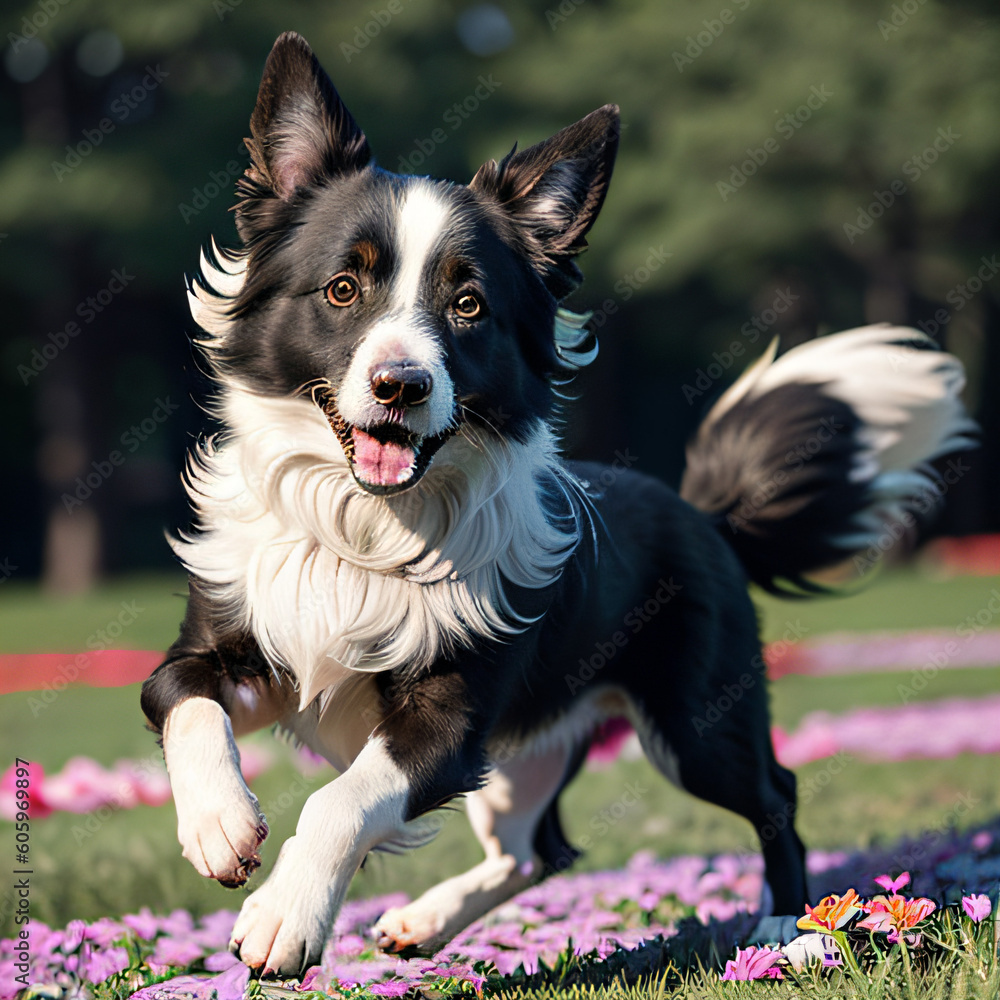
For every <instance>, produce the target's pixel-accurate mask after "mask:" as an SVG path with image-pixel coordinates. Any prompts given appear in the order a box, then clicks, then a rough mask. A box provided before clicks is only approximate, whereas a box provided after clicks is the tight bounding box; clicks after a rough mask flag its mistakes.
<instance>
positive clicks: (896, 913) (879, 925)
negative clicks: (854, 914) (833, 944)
mask: <svg viewBox="0 0 1000 1000" xmlns="http://www.w3.org/2000/svg"><path fill="white" fill-rule="evenodd" d="M864 908H865V910H867V911H868V914H869V915H868V916H867V917H865V919H864V920H862V921H860V922H859V923H858V927H866V928H868V929H870V930H873V931H886V932H888V935H889V941H890V942H893V943H895V942H896V941H898V940H899V937H900V935H901V934H904V933H905V932H906V931H908V930H911V929H912V928H914V927H916V926H917V924H919V923H920V921H921V920H923V919H924V917H927V916H929V915H930V914H931V913H933V912H934V911H935V910H936V909H937V904H936V903H935V902H934V900H932V899H925V898H924V897H920V898H919V899H906V898H905V897H904V896H875V897H874V898H873V899H872V901H871V902H870V903H868V904H867V905H866V906H865V907H864Z"/></svg>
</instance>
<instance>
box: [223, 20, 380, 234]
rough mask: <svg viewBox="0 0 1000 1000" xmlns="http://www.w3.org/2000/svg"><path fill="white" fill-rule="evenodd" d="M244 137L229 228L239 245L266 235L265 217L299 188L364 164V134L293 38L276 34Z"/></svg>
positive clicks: (366, 152)
mask: <svg viewBox="0 0 1000 1000" xmlns="http://www.w3.org/2000/svg"><path fill="white" fill-rule="evenodd" d="M250 133H251V135H250V138H249V139H246V140H245V142H246V147H247V150H248V151H249V153H250V166H249V167H248V168H247V170H246V173H245V174H244V175H243V177H241V178H240V179H239V181H238V182H237V185H236V186H237V191H238V193H239V197H240V202H239V203H238V204H237V206H236V224H237V228H238V229H239V231H240V235H241V236H242V237H243V239H244V240H245V241H249V240H251V239H252V238H253V237H254V236H255V235H257V234H258V233H259V232H262V231H265V230H268V229H270V228H271V227H272V225H273V221H274V220H273V219H272V218H271V216H272V210H273V209H274V208H277V207H280V205H282V204H286V203H288V202H289V201H290V200H291V199H292V198H293V196H294V195H295V192H296V191H297V190H299V189H300V188H304V187H309V186H310V185H312V184H315V183H317V182H319V181H322V180H323V179H324V178H328V177H335V176H337V175H339V174H343V173H347V172H350V171H354V170H361V169H362V168H363V167H364V166H365V165H366V164H367V163H368V162H369V160H371V155H372V154H371V150H370V149H369V147H368V140H367V139H366V138H365V134H364V132H362V131H361V129H360V128H359V127H358V124H357V122H355V120H354V118H353V117H352V115H351V113H350V111H348V110H347V107H346V106H345V105H344V102H343V101H342V100H341V99H340V95H339V94H338V93H337V90H336V88H335V87H334V86H333V84H332V83H331V82H330V78H329V77H328V76H327V75H326V72H325V71H324V70H323V67H322V66H320V64H319V60H318V59H317V58H316V56H315V55H313V51H312V49H311V48H309V43H308V42H307V41H306V40H305V39H304V38H303V37H302V36H301V35H299V34H296V32H294V31H286V32H285V33H284V34H283V35H280V36H279V37H278V40H277V41H276V42H275V43H274V47H273V48H272V49H271V54H270V55H269V56H268V57H267V62H266V63H265V65H264V73H263V75H262V76H261V81H260V90H259V91H258V92H257V104H256V106H255V107H254V109H253V115H252V116H251V118H250ZM275 199H277V202H276V201H275ZM269 203H270V204H269Z"/></svg>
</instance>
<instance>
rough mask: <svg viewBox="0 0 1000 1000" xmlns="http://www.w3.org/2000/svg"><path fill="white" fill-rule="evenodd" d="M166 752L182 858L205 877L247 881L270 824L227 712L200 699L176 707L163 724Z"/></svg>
mask: <svg viewBox="0 0 1000 1000" xmlns="http://www.w3.org/2000/svg"><path fill="white" fill-rule="evenodd" d="M163 755H164V758H165V760H166V762H167V772H168V774H169V775H170V787H171V790H172V791H173V796H174V805H175V807H176V809H177V839H178V840H179V841H180V842H181V847H183V849H184V850H183V854H184V857H185V858H187V859H188V861H190V862H191V864H193V865H194V866H195V868H196V869H197V870H198V872H199V874H201V875H204V876H206V877H207V878H214V879H218V880H219V881H220V882H221V883H223V884H224V885H229V886H237V885H243V883H244V882H246V880H247V878H249V876H250V874H251V873H252V872H253V871H254V870H255V869H256V868H258V867H259V866H260V855H259V854H258V853H257V848H258V847H259V846H260V844H261V842H262V841H263V840H264V838H265V837H266V836H267V823H266V822H265V820H264V816H263V814H262V813H261V811H260V808H259V805H258V803H257V797H256V796H255V795H254V794H253V793H252V792H251V791H250V789H249V788H247V786H246V782H245V781H244V780H243V774H242V772H241V771H240V753H239V750H238V749H237V748H236V741H235V740H234V739H233V727H232V724H231V723H230V720H229V715H228V714H227V713H226V710H225V709H224V708H223V707H222V706H221V705H220V704H219V703H218V702H217V701H214V700H212V699H211V698H199V697H195V698H187V699H185V700H184V701H182V702H180V703H179V704H178V705H176V706H174V708H172V709H171V711H170V714H169V715H168V716H167V721H166V723H165V724H164V727H163Z"/></svg>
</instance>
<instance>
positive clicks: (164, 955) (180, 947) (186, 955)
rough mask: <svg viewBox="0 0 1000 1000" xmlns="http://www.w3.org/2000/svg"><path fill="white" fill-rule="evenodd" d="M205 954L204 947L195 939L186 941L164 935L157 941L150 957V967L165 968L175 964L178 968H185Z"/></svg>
mask: <svg viewBox="0 0 1000 1000" xmlns="http://www.w3.org/2000/svg"><path fill="white" fill-rule="evenodd" d="M203 954H204V949H203V948H202V947H201V945H199V944H196V943H195V942H194V941H186V940H185V939H184V938H171V937H162V938H160V939H159V940H158V941H157V942H156V948H155V950H154V951H153V954H152V955H150V957H149V967H150V968H151V969H160V970H163V969H166V968H167V967H168V966H174V967H175V968H178V969H184V968H186V967H187V966H189V965H190V964H191V963H192V962H194V961H197V960H198V959H199V958H201V956H202V955H203Z"/></svg>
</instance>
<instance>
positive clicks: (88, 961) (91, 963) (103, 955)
mask: <svg viewBox="0 0 1000 1000" xmlns="http://www.w3.org/2000/svg"><path fill="white" fill-rule="evenodd" d="M127 968H128V952H127V951H126V950H125V949H124V948H105V949H103V950H100V951H93V952H91V953H90V955H88V956H87V957H86V958H85V959H84V961H83V965H82V967H81V969H80V978H81V979H83V980H86V981H87V982H88V983H94V984H95V985H96V984H97V983H103V982H104V980H105V979H108V978H110V977H111V976H113V975H114V974H115V973H116V972H124V971H125V970H126V969H127Z"/></svg>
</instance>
